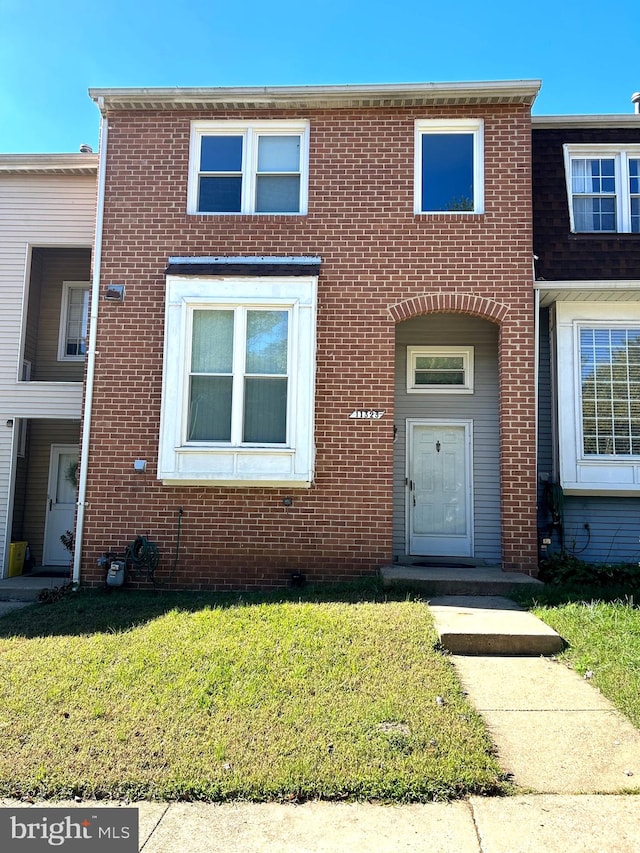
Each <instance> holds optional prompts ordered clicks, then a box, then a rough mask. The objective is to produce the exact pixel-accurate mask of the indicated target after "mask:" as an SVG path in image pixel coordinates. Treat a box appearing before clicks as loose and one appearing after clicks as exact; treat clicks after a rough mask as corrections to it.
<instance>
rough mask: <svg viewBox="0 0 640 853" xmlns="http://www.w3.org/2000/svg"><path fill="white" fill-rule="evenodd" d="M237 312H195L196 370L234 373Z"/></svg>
mask: <svg viewBox="0 0 640 853" xmlns="http://www.w3.org/2000/svg"><path fill="white" fill-rule="evenodd" d="M232 363H233V311H194V312H193V340H192V344H191V372H192V373H231V371H232V369H233V368H232Z"/></svg>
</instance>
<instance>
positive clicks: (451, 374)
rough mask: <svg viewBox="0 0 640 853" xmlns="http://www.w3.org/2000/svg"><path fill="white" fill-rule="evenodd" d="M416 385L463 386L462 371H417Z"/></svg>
mask: <svg viewBox="0 0 640 853" xmlns="http://www.w3.org/2000/svg"><path fill="white" fill-rule="evenodd" d="M416 385H464V372H463V371H462V370H460V371H456V370H424V371H420V370H418V371H416Z"/></svg>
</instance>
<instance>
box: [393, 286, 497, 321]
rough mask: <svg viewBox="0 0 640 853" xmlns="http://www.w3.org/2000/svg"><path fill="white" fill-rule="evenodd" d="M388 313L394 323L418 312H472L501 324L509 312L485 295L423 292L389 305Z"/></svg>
mask: <svg viewBox="0 0 640 853" xmlns="http://www.w3.org/2000/svg"><path fill="white" fill-rule="evenodd" d="M389 313H390V314H391V316H392V317H393V319H394V321H395V322H396V323H401V322H402V321H403V320H409V319H410V318H411V317H416V316H417V315H418V314H442V313H446V314H472V315H473V316H474V317H482V318H483V319H484V320H490V321H491V322H492V323H498V324H499V325H501V324H502V323H503V321H504V320H505V319H506V317H507V315H508V313H509V308H508V306H507V305H504V304H503V303H502V302H496V301H495V300H494V299H488V298H487V297H486V296H473V295H471V294H468V293H424V294H422V295H421V296H414V297H412V298H411V299H406V300H405V301H404V302H399V303H397V305H391V306H390V307H389Z"/></svg>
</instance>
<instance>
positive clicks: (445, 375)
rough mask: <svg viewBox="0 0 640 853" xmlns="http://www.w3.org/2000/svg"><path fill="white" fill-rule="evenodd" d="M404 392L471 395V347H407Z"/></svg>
mask: <svg viewBox="0 0 640 853" xmlns="http://www.w3.org/2000/svg"><path fill="white" fill-rule="evenodd" d="M407 393H409V394H472V393H473V347H422V346H410V347H407Z"/></svg>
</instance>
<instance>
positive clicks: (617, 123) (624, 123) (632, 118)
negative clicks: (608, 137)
mask: <svg viewBox="0 0 640 853" xmlns="http://www.w3.org/2000/svg"><path fill="white" fill-rule="evenodd" d="M531 124H532V126H533V129H534V130H539V129H549V130H552V129H554V128H567V129H571V128H589V127H593V128H607V127H637V128H638V129H639V130H640V115H636V114H635V113H629V114H627V113H622V114H620V115H615V114H613V113H612V114H611V115H606V114H601V115H557V116H531Z"/></svg>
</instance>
